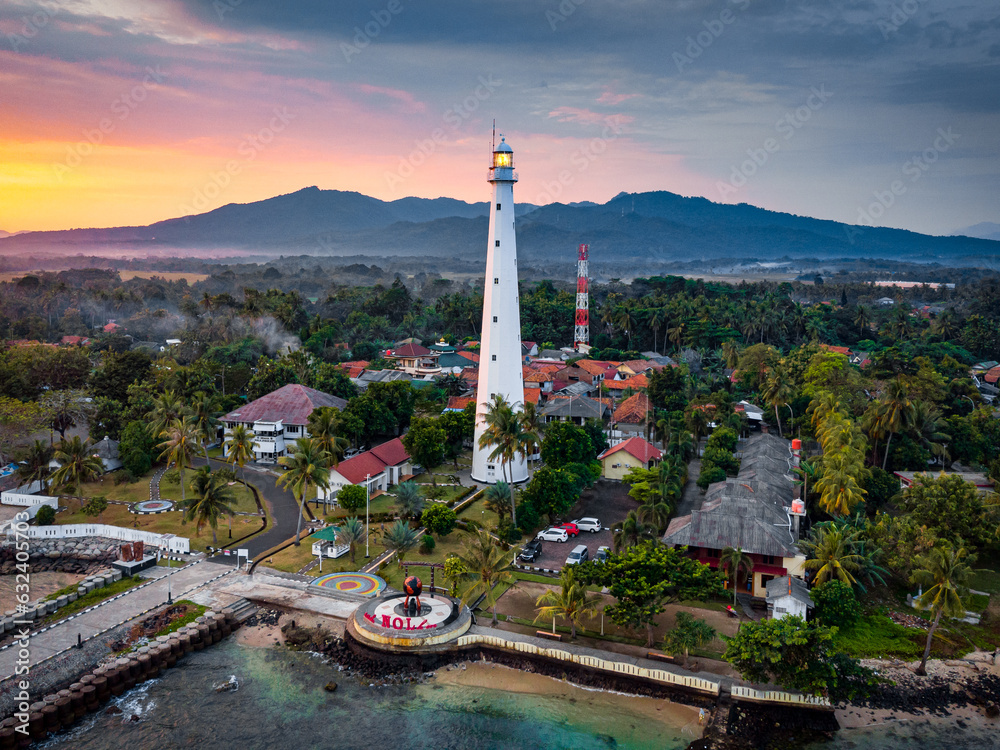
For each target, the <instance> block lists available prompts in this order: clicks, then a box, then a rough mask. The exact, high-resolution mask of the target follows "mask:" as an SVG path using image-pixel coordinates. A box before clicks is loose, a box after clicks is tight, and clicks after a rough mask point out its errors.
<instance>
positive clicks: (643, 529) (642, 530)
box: [611, 510, 656, 552]
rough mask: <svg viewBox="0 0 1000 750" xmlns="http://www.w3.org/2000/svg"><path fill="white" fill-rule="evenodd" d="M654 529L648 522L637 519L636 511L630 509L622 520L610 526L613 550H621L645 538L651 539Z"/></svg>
mask: <svg viewBox="0 0 1000 750" xmlns="http://www.w3.org/2000/svg"><path fill="white" fill-rule="evenodd" d="M655 531H656V529H655V527H653V526H651V525H650V524H648V523H643V522H642V521H641V520H640V519H639V514H638V512H637V511H634V510H630V511H629V512H628V515H626V516H625V519H624V520H622V521H618V522H617V523H616V524H614V525H612V527H611V539H612V544H613V545H614V547H615V552H618V551H620V550H623V549H625V548H626V547H634V546H636V545H637V544H639V542H642V541H645V540H647V539H652V538H653V536H654V533H655Z"/></svg>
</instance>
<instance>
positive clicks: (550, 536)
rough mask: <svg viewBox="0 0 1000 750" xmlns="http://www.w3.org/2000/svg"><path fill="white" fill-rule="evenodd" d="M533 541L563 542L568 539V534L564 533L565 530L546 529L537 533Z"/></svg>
mask: <svg viewBox="0 0 1000 750" xmlns="http://www.w3.org/2000/svg"><path fill="white" fill-rule="evenodd" d="M535 539H543V540H544V541H546V542H565V541H567V540H568V539H569V534H567V533H566V529H556V528H548V529H545V530H544V531H539V532H538V534H536V535H535Z"/></svg>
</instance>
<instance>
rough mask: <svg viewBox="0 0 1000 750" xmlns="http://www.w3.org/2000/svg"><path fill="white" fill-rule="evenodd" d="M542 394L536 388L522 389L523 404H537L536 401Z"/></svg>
mask: <svg viewBox="0 0 1000 750" xmlns="http://www.w3.org/2000/svg"><path fill="white" fill-rule="evenodd" d="M541 396H542V392H541V390H540V389H538V388H525V389H524V403H528V402H529V401H530V402H531V403H533V404H537V403H538V400H539V399H540V398H541Z"/></svg>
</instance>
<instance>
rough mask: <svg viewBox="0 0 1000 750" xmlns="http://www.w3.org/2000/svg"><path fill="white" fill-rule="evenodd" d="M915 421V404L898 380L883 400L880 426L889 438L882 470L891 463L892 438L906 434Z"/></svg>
mask: <svg viewBox="0 0 1000 750" xmlns="http://www.w3.org/2000/svg"><path fill="white" fill-rule="evenodd" d="M912 421H913V402H911V401H910V399H909V398H908V397H907V395H906V386H905V385H903V384H902V383H900V382H899V381H898V380H894V381H893V382H891V383H890V384H889V388H888V389H887V390H886V393H885V396H883V398H882V410H881V413H880V414H879V419H878V424H879V427H880V428H881V430H882V431H883V432H884V433H885V434H887V435H888V436H889V437H888V439H887V440H886V441H885V456H884V457H883V458H882V470H883V471H884V470H885V467H886V464H887V463H888V461H889V446H890V445H891V444H892V436H893V435H894V434H896V433H897V432H905V431H906V430H907V429H908V428H909V426H910V424H911V422H912Z"/></svg>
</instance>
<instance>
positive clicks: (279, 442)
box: [221, 383, 347, 462]
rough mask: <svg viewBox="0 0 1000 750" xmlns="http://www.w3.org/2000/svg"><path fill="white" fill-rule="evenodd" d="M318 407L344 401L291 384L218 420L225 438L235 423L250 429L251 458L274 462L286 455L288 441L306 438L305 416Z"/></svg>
mask: <svg viewBox="0 0 1000 750" xmlns="http://www.w3.org/2000/svg"><path fill="white" fill-rule="evenodd" d="M321 406H332V407H335V408H337V409H343V408H344V407H346V406H347V402H346V401H345V400H344V399H342V398H338V397H337V396H331V395H330V394H329V393H323V392H322V391H317V390H316V389H315V388H307V387H306V386H304V385H299V384H297V383H292V384H289V385H285V386H282V387H281V388H279V389H278V390H276V391H272V392H271V393H269V394H267V395H266V396H261V397H260V398H259V399H257V400H256V401H251V402H250V403H248V404H244V405H243V406H241V407H240V408H238V409H235V410H234V411H231V412H229V413H228V414H227V415H226V416H224V417H223V418H222V419H221V422H222V424H223V425H225V435H226V440H228V439H229V435H230V434H231V433H232V431H233V427H235V426H236V425H238V424H242V425H244V426H245V427H247V428H249V429H251V430H253V434H254V444H253V456H254V461H263V462H274V461H277V460H278V458H279V457H280V456H284V455H287V453H288V448H289V446H290V444H291V443H294V442H295V441H296V440H298V439H299V438H301V437H309V432H308V430H307V429H306V423H307V422H308V421H309V415H310V414H312V413H313V411H315V410H316V409H318V408H320V407H321Z"/></svg>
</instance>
